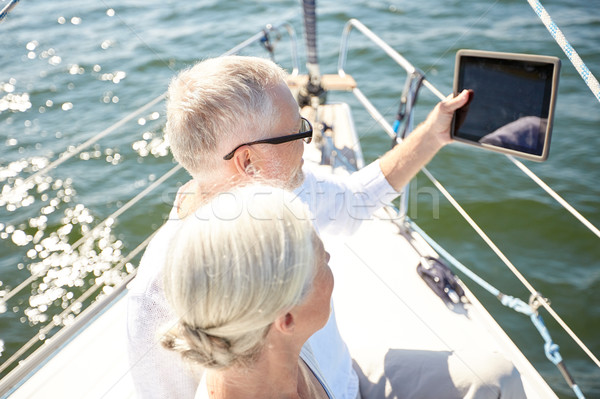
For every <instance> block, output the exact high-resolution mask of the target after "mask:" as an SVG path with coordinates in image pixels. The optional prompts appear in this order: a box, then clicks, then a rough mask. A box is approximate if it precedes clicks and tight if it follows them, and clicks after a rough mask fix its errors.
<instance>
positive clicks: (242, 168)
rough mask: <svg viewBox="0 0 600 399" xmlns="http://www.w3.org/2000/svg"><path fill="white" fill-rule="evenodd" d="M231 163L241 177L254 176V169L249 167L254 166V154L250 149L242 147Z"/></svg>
mask: <svg viewBox="0 0 600 399" xmlns="http://www.w3.org/2000/svg"><path fill="white" fill-rule="evenodd" d="M231 162H233V163H234V165H235V169H236V170H237V172H238V173H239V174H240V175H248V176H250V177H251V176H252V175H253V174H254V170H253V168H250V167H249V166H250V165H252V164H253V159H252V153H251V151H250V149H249V148H248V147H242V148H240V149H239V150H237V151H236V152H235V154H234V155H233V159H232V160H231Z"/></svg>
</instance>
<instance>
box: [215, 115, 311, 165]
mask: <svg viewBox="0 0 600 399" xmlns="http://www.w3.org/2000/svg"><path fill="white" fill-rule="evenodd" d="M300 119H301V120H302V125H301V126H300V131H299V132H298V133H294V134H289V135H287V136H281V137H273V138H270V139H263V140H256V141H251V142H249V143H244V144H240V145H238V146H237V147H235V148H234V149H233V151H231V152H230V153H228V154H227V155H225V156H224V157H223V159H224V160H226V161H229V160H230V159H231V158H233V155H234V154H235V152H236V151H237V150H238V149H239V148H240V147H243V146H245V145H253V144H283V143H287V142H290V141H294V140H300V139H304V142H305V143H310V142H311V140H312V135H313V127H312V125H311V124H310V122H309V121H308V120H307V119H305V118H300Z"/></svg>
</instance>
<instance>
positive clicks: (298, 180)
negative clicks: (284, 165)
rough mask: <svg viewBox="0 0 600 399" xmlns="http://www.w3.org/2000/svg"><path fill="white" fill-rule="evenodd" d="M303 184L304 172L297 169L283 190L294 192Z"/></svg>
mask: <svg viewBox="0 0 600 399" xmlns="http://www.w3.org/2000/svg"><path fill="white" fill-rule="evenodd" d="M302 183H304V172H303V171H302V167H300V168H298V170H297V171H296V173H294V174H293V175H292V177H290V179H289V180H288V181H287V183H285V184H284V188H286V189H288V190H290V191H291V190H295V189H297V188H298V187H300V186H301V185H302Z"/></svg>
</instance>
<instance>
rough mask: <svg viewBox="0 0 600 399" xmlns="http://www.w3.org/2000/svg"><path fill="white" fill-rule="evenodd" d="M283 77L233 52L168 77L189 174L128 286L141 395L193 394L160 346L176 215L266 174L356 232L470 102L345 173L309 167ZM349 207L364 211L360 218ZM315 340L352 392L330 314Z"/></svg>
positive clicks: (179, 149) (339, 385) (181, 156)
mask: <svg viewBox="0 0 600 399" xmlns="http://www.w3.org/2000/svg"><path fill="white" fill-rule="evenodd" d="M285 79H286V75H285V72H284V71H283V70H282V69H281V68H279V67H278V66H276V65H275V64H274V63H272V62H271V61H268V60H265V59H260V58H253V57H239V56H231V57H222V58H216V59H209V60H206V61H203V62H200V63H199V64H197V65H195V66H194V67H193V68H191V69H188V70H185V71H183V72H181V73H180V74H179V75H178V76H177V77H176V78H175V79H174V80H173V81H172V82H171V84H170V87H169V99H168V105H167V127H166V133H167V135H168V139H169V142H170V145H171V150H172V152H173V155H174V157H175V159H176V160H177V161H178V162H179V163H180V164H181V165H182V166H183V167H184V168H185V169H186V170H187V171H188V172H189V173H190V175H191V176H192V179H191V180H190V181H189V182H188V183H187V184H186V185H185V186H184V187H182V188H181V189H180V190H179V195H178V197H177V199H176V201H175V206H174V208H173V210H172V211H171V217H170V220H169V221H168V222H167V223H166V224H165V225H164V226H163V227H162V228H161V229H160V231H159V232H158V234H157V235H156V236H155V237H154V238H153V240H152V241H151V243H150V244H149V246H148V248H147V250H146V253H145V254H144V257H143V258H142V261H141V263H140V266H139V269H138V276H137V277H136V279H135V280H134V282H133V283H132V284H131V286H130V292H129V299H128V310H129V315H128V333H129V349H130V359H131V365H132V374H133V377H134V380H135V384H136V388H137V389H138V392H139V394H140V395H141V396H142V397H156V398H167V397H173V398H175V397H176V398H192V397H193V396H194V391H195V389H196V385H197V382H196V381H194V379H193V378H192V377H191V373H189V370H188V369H187V366H186V365H185V364H183V362H182V360H181V359H180V358H179V357H177V355H174V354H172V353H169V352H167V351H166V350H164V349H162V348H161V347H160V345H159V344H158V338H157V335H158V334H160V331H161V326H164V325H165V324H168V323H169V321H170V320H172V318H173V313H172V311H171V310H170V309H169V307H168V305H167V303H166V301H165V299H164V295H163V292H162V288H161V284H160V273H161V269H162V267H163V264H164V261H165V256H166V252H167V251H166V245H167V242H168V240H169V238H170V236H171V235H172V234H173V231H174V230H176V229H177V225H178V220H179V219H182V218H184V217H185V216H187V215H189V214H191V213H193V212H194V210H195V209H196V208H197V207H198V206H199V205H200V204H202V203H204V202H205V201H206V200H207V199H208V198H210V197H212V196H214V195H217V194H219V193H222V192H225V191H227V190H228V189H229V188H231V187H234V186H236V185H239V184H243V183H244V182H247V181H250V180H252V179H255V178H262V179H266V180H268V181H270V182H272V183H273V184H277V185H282V186H283V187H285V188H288V189H297V190H298V191H297V192H298V194H299V196H300V197H301V198H302V199H303V200H304V201H305V202H306V203H307V204H308V206H309V208H310V209H311V211H312V212H313V214H314V216H315V227H316V228H317V230H320V231H324V230H328V231H335V232H337V233H351V232H352V231H353V230H354V229H355V228H356V227H357V226H358V224H359V223H360V220H361V219H364V218H368V217H369V216H370V214H371V213H372V212H374V211H375V210H376V209H377V208H378V207H381V205H382V204H384V203H387V202H389V201H390V200H392V199H393V198H395V197H396V196H397V195H398V192H397V191H398V190H400V189H401V188H402V187H403V186H404V185H405V184H407V183H408V182H409V181H410V179H411V178H412V177H413V176H414V175H415V174H416V173H417V172H418V171H419V169H420V168H422V167H423V166H424V165H425V164H426V163H427V162H429V160H431V158H432V157H433V156H434V155H435V154H436V152H437V151H438V150H439V149H440V148H442V147H443V146H444V145H445V144H447V143H449V142H450V140H451V139H450V137H449V126H450V121H451V118H452V113H453V111H454V110H456V109H457V108H459V107H461V106H462V105H464V104H465V103H466V101H467V95H466V93H461V94H460V95H459V96H457V97H455V98H453V99H447V100H445V101H443V102H441V103H439V104H438V105H437V106H436V107H435V108H434V110H433V111H432V112H431V113H430V115H429V116H428V117H427V119H426V121H425V122H424V123H422V124H421V125H419V126H418V127H417V128H416V129H415V130H414V132H413V133H412V134H411V135H410V136H409V137H408V138H407V139H406V140H405V141H404V142H403V143H402V144H400V145H397V146H395V147H394V148H393V149H392V150H390V151H389V152H388V153H386V154H385V155H383V156H382V157H381V158H380V159H379V160H377V161H375V162H373V163H372V164H370V165H368V166H367V167H365V168H363V169H362V170H360V171H358V172H356V173H354V174H353V175H351V176H350V177H348V178H345V179H340V178H334V177H331V176H329V177H327V176H319V175H317V174H316V173H315V172H314V171H311V170H310V169H309V168H307V167H303V160H302V155H303V148H304V144H303V142H302V140H301V138H306V137H307V136H310V131H311V129H312V128H311V127H310V125H309V124H308V122H307V121H306V120H304V119H303V118H301V116H300V113H299V108H298V104H297V103H296V101H295V99H294V97H293V96H292V94H291V92H290V90H289V89H288V87H287V85H286V83H285ZM301 185H302V186H301ZM328 193H333V194H336V195H337V194H339V193H344V194H345V195H344V199H345V201H346V203H345V204H343V205H341V206H340V204H339V201H326V200H319V201H317V195H323V194H324V195H328ZM355 193H361V195H353V194H355ZM317 202H318V203H317ZM348 209H361V210H363V212H365V213H364V214H363V215H359V217H357V215H356V214H353V215H350V214H349V213H348V212H347V210H348ZM309 342H310V343H311V345H312V347H313V349H314V352H315V355H316V357H317V360H318V361H319V365H320V367H321V370H322V372H323V374H324V375H325V377H326V379H327V381H328V383H329V385H330V386H331V387H332V390H333V391H334V394H335V396H336V398H338V399H339V398H348V399H354V398H356V397H357V396H358V395H359V391H358V378H357V375H356V372H355V371H354V370H353V368H352V361H351V358H350V355H349V353H348V350H347V348H346V346H345V344H344V343H343V341H342V340H341V338H340V336H339V332H338V330H337V326H336V323H335V314H334V313H332V316H331V318H330V320H329V322H328V324H327V325H326V326H325V328H324V329H323V330H321V331H319V332H318V333H317V334H315V335H314V336H313V337H311V339H310V340H309Z"/></svg>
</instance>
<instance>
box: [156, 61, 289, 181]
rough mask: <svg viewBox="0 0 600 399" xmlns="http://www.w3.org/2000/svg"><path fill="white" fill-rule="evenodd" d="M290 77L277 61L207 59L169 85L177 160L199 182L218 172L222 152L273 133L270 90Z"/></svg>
mask: <svg viewBox="0 0 600 399" xmlns="http://www.w3.org/2000/svg"><path fill="white" fill-rule="evenodd" d="M285 78H286V72H285V71H284V70H283V69H282V68H281V67H279V66H278V65H276V64H275V63H274V62H272V61H270V60H267V59H263V58H257V57H244V56H227V57H219V58H213V59H208V60H205V61H201V62H199V63H198V64H196V65H195V66H194V67H192V68H189V69H186V70H184V71H182V72H180V73H179V74H178V75H177V76H176V77H175V78H174V79H173V80H172V81H171V83H170V85H169V91H168V100H167V125H166V129H165V130H166V134H167V139H168V141H169V143H170V146H171V151H172V153H173V156H174V157H175V159H176V160H177V161H178V162H179V163H180V164H181V165H182V166H183V167H184V168H185V169H186V170H187V171H188V172H189V173H190V174H191V175H192V176H194V177H201V176H203V175H204V174H208V173H211V172H213V171H216V170H218V169H219V168H218V165H219V164H218V162H220V161H222V157H223V156H224V155H225V153H227V151H229V150H226V151H225V153H223V154H221V153H217V152H216V150H217V149H218V148H220V147H221V148H229V147H232V148H233V146H234V145H233V144H239V143H241V142H243V141H251V140H253V139H255V138H256V135H257V134H260V133H261V132H264V131H269V130H270V129H272V127H273V126H274V122H275V118H276V117H277V115H276V106H275V104H273V100H272V98H271V97H270V95H269V94H268V91H267V90H268V89H270V88H273V87H275V86H277V85H278V84H281V83H284V82H285ZM240 138H242V140H240Z"/></svg>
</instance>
